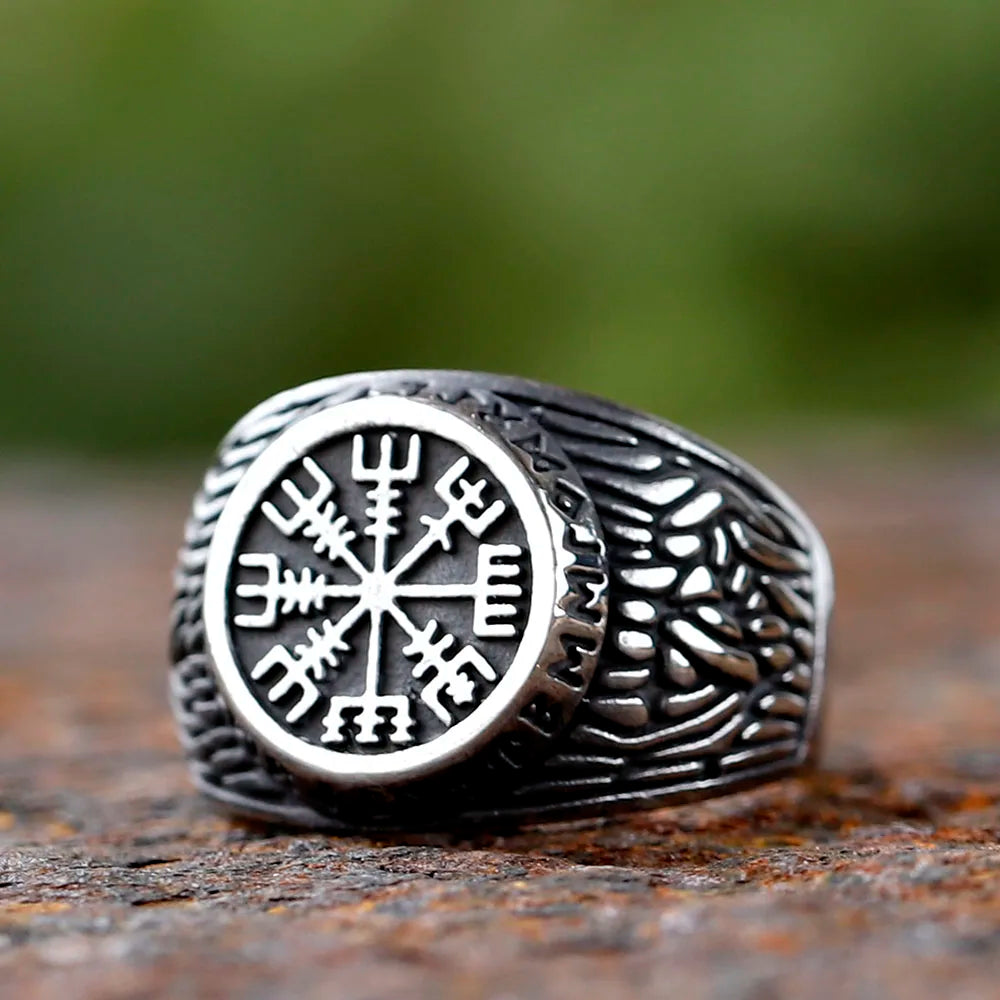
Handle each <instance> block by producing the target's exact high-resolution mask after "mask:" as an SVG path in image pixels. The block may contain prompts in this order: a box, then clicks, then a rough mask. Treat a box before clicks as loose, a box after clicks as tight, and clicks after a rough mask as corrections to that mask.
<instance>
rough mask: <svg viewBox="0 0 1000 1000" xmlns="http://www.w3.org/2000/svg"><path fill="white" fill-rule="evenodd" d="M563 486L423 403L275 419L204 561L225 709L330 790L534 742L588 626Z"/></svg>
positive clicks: (576, 540) (586, 655) (555, 723)
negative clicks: (288, 421)
mask: <svg viewBox="0 0 1000 1000" xmlns="http://www.w3.org/2000/svg"><path fill="white" fill-rule="evenodd" d="M566 489H572V490H576V489H577V488H576V487H574V486H571V484H567V483H563V484H562V486H561V487H560V486H559V485H557V484H556V482H555V481H554V480H553V477H552V476H551V475H548V474H546V475H540V474H538V473H537V472H536V470H535V469H534V468H533V466H532V463H531V461H530V460H529V456H528V453H527V452H525V451H523V450H522V449H521V448H520V447H519V446H516V445H513V444H511V442H509V441H508V440H506V439H505V437H504V435H503V433H502V430H499V429H498V428H497V425H496V423H490V422H489V421H487V420H484V419H480V418H479V417H478V416H477V415H476V414H475V413H471V412H469V411H468V410H467V409H463V408H461V407H458V406H452V405H449V404H446V403H442V402H440V401H439V400H427V399H414V398H405V397H398V396H376V397H369V398H366V399H360V400H354V401H351V402H345V403H340V404H337V405H333V406H330V407H328V408H326V409H322V410H319V411H318V412H315V413H312V414H310V415H308V416H305V417H303V418H302V419H300V420H299V421H297V422H296V423H294V424H292V426H291V427H289V429H288V430H286V431H285V432H284V433H283V434H281V435H280V436H279V437H278V438H277V439H276V440H275V441H274V442H273V443H272V444H271V445H269V446H268V447H267V449H266V450H265V451H264V452H263V453H262V454H261V455H260V456H259V457H258V458H257V459H256V461H255V462H254V463H253V464H252V465H251V466H250V467H249V469H248V470H247V472H246V473H245V475H244V476H243V478H242V479H241V481H240V482H239V484H238V485H237V487H236V489H235V490H234V491H233V493H232V495H231V497H230V498H229V500H228V502H227V504H226V507H225V508H224V510H223V512H222V514H221V516H220V519H219V523H218V526H217V528H216V531H215V533H214V536H213V540H212V544H211V547H210V550H209V556H208V566H207V569H206V578H205V595H204V606H205V627H206V635H207V640H208V647H209V652H210V655H211V659H212V663H213V666H214V669H215V671H216V674H217V676H218V678H219V681H220V685H221V687H222V691H223V693H224V695H225V697H226V699H227V701H228V702H229V704H230V706H231V707H232V709H233V711H234V712H235V713H236V715H237V716H238V717H239V718H240V719H241V720H242V722H243V723H244V724H245V725H246V726H247V728H248V729H249V730H250V732H251V733H252V734H253V735H254V737H255V738H256V739H257V740H258V741H259V742H260V743H261V745H262V746H263V747H264V748H265V749H266V750H267V751H268V752H269V753H271V754H273V755H274V756H275V757H277V758H279V759H280V760H281V761H283V762H284V763H285V764H286V765H287V766H289V767H290V768H291V769H292V770H295V771H296V772H297V773H300V774H304V775H306V776H308V777H311V778H319V779H322V780H326V781H328V782H331V783H333V784H337V785H340V786H343V787H351V786H365V785H385V784H392V783H396V782H400V781H404V780H407V779H410V778H414V777H420V776H423V775H429V774H432V773H435V772H437V771H440V770H442V769H444V768H446V767H448V766H450V765H452V764H455V763H457V762H459V761H462V760H464V759H466V758H468V757H469V756H471V755H472V754H473V753H475V752H477V751H479V750H480V749H482V748H483V747H485V746H486V745H487V744H489V743H490V742H491V741H494V740H496V739H497V738H498V737H501V736H502V737H503V739H506V740H507V741H508V742H509V743H510V744H511V746H514V747H516V748H517V749H523V747H524V746H525V745H528V746H529V747H530V744H531V738H532V737H533V736H542V737H545V738H550V737H551V736H552V735H554V734H555V731H557V730H558V729H559V728H561V726H562V725H563V724H564V721H565V719H567V718H568V715H569V712H570V711H571V710H572V707H573V706H575V704H576V703H577V702H578V701H579V699H580V698H581V697H582V695H583V692H584V689H585V687H586V684H587V682H588V681H589V677H590V674H591V673H592V671H593V664H594V662H596V656H597V652H598V647H599V643H600V639H601V637H602V635H603V627H604V615H605V610H604V591H605V588H606V570H605V568H604V565H603V545H602V543H601V539H600V535H599V529H597V527H596V523H597V522H596V518H594V517H592V516H591V513H592V505H591V503H590V500H589V498H588V497H586V495H585V494H583V493H582V492H581V496H580V497H576V498H575V499H574V500H573V502H572V503H570V504H567V501H566V495H565V490H566ZM578 568H579V570H580V572H581V574H583V575H582V576H581V577H580V579H574V572H575V571H576V570H577V569H578ZM525 737H527V744H526V740H525ZM502 744H503V740H502V739H501V740H499V742H498V748H499V749H500V750H501V752H502V750H503V745H502Z"/></svg>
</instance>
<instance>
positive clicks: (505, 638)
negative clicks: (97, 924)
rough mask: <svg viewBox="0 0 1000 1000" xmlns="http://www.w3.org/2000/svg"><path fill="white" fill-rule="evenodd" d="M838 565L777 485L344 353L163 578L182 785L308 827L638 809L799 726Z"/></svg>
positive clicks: (571, 411) (779, 758)
mask: <svg viewBox="0 0 1000 1000" xmlns="http://www.w3.org/2000/svg"><path fill="white" fill-rule="evenodd" d="M832 601H833V577H832V572H831V568H830V563H829V557H828V555H827V552H826V548H825V546H824V545H823V542H822V539H821V538H820V536H819V534H818V532H817V531H816V529H815V528H814V527H813V525H812V524H811V523H810V522H809V520H808V519H807V518H806V517H805V515H804V514H803V513H802V512H801V511H800V510H799V509H798V508H797V507H796V506H795V504H794V503H793V502H792V501H791V500H790V499H789V498H788V497H786V496H785V495H784V494H783V493H782V492H781V491H780V490H779V489H778V488H777V487H775V486H774V485H773V484H771V483H770V482H768V481H767V480H766V479H765V478H764V477H762V476H761V475H760V474H759V473H757V472H756V471H754V470H753V469H751V468H749V467H748V466H746V465H745V464H743V463H741V462H740V461H738V460H737V459H735V458H733V457H732V456H729V455H727V454H725V453H724V452H721V451H719V450H718V449H716V448H715V447H714V446H712V445H709V444H707V443H705V442H704V441H701V440H699V439H698V438H695V437H693V436H691V435H689V434H688V433H687V432H685V431H682V430H680V429H678V428H676V427H674V426H672V425H670V424H667V423H664V422H662V421H660V420H657V419H654V418H652V417H649V416H645V415H643V414H639V413H636V412H633V411H631V410H628V409H625V408H622V407H620V406H617V405H614V404H612V403H609V402H605V401H602V400H598V399H594V398H591V397H587V396H582V395H579V394H577V393H573V392H570V391H568V390H563V389H558V388H555V387H552V386H547V385H541V384H538V383H534V382H528V381H525V380H522V379H517V378H512V377H509V376H500V375H487V374H481V373H467V372H446V371H399V372H365V373H358V374H353V375H345V376H340V377H336V378H329V379H324V380H321V381H318V382H313V383H310V384H308V385H305V386H302V387H300V388H297V389H293V390H291V391H288V392H284V393H280V394H278V395H277V396H275V397H273V398H272V399H270V400H268V401H267V402H265V403H263V404H262V405H260V406H258V407H257V408H256V409H254V410H252V411H251V412H250V413H249V414H248V415H247V416H246V417H245V418H244V419H243V420H241V421H240V422H239V423H238V424H237V425H236V427H235V428H234V429H233V430H232V432H231V433H230V434H229V435H228V436H227V438H226V439H225V441H224V442H223V444H222V446H221V449H220V452H219V455H218V460H217V462H216V464H215V465H214V467H213V468H212V469H211V470H210V471H209V472H208V474H207V476H206V479H205V482H204V485H203V487H202V489H201V491H200V492H199V493H198V495H197V497H196V499H195V503H194V510H193V513H192V516H191V519H190V521H189V523H188V527H187V532H186V539H185V545H184V548H183V550H182V552H181V558H180V564H179V567H178V571H177V576H176V600H175V605H174V614H173V623H172V646H171V651H172V659H173V667H172V670H171V684H170V689H171V702H172V707H173V710H174V713H175V716H176V719H177V724H178V729H179V733H180V737H181V740H182V743H183V746H184V749H185V752H186V754H187V757H188V760H189V761H190V765H191V768H192V772H193V775H194V778H195V781H196V783H197V784H198V786H199V787H200V788H201V789H202V790H203V791H204V792H205V793H207V794H208V795H209V796H211V797H212V798H213V799H215V800H217V801H219V802H221V803H223V804H225V805H226V806H227V807H229V808H230V809H232V810H235V811H237V812H239V813H242V814H244V815H249V816H253V817H257V818H263V819H266V820H272V821H277V822H281V823H285V824H294V825H302V826H309V827H314V828H323V829H331V830H337V829H394V828H395V829H405V828H433V827H438V828H440V827H454V826H457V825H459V824H467V823H474V822H480V823H482V822H487V823H490V822H492V823H499V822H501V821H509V822H512V823H520V822H526V821H530V820H545V819H563V818H567V817H574V816H582V815H593V814H599V813H607V812H612V811H615V810H619V809H623V808H638V807H644V808H651V807H654V806H659V805H663V804H668V803H672V802H680V801H688V800H691V799H695V798H702V797H706V796H709V795H717V794H724V793H728V792H731V791H735V790H737V789H741V788H746V787H748V786H750V785H754V784H757V783H760V782H764V781H770V780H773V779H775V778H779V777H782V776H784V775H787V774H789V773H791V772H792V771H794V770H795V769H797V768H799V767H801V766H802V765H804V764H806V763H807V762H808V761H809V759H810V756H811V751H812V748H813V747H814V745H815V740H816V735H817V730H818V726H819V718H820V700H821V695H822V688H823V673H824V666H825V659H826V639H827V626H828V621H829V615H830V610H831V607H832Z"/></svg>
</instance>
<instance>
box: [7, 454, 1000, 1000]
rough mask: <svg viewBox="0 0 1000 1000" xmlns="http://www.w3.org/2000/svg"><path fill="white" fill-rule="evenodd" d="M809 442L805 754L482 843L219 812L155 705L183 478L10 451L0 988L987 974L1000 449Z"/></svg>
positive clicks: (519, 990)
mask: <svg viewBox="0 0 1000 1000" xmlns="http://www.w3.org/2000/svg"><path fill="white" fill-rule="evenodd" d="M752 457H753V456H751V458H752ZM799 458H800V459H801V456H800V457H799ZM809 462H810V463H811V464H812V467H811V468H807V467H805V466H804V465H803V463H802V462H801V461H792V460H791V459H790V458H788V457H785V458H784V460H781V461H778V462H774V461H771V462H763V463H762V464H764V465H765V466H766V467H768V468H769V470H770V471H772V472H774V473H775V474H776V475H777V478H778V479H779V481H781V482H787V483H789V484H790V486H791V487H792V488H793V491H794V492H796V493H798V494H800V495H801V499H802V500H803V501H804V503H805V505H806V506H807V507H808V509H809V510H810V511H811V512H812V513H814V514H815V515H816V520H817V521H818V523H819V525H820V527H821V528H822V529H823V530H824V531H825V533H826V535H827V537H828V540H829V542H830V547H831V549H832V551H833V556H834V560H835V563H836V564H837V570H838V583H839V593H840V601H839V611H838V616H837V621H836V629H835V649H834V657H833V664H832V667H831V690H830V714H829V720H828V721H829V726H828V740H827V747H826V752H825V755H824V759H823V769H822V770H821V771H820V772H819V774H817V776H816V777H815V778H814V779H811V780H809V781H797V782H791V783H788V784H785V785H778V786H772V787H770V788H767V789H763V790H761V791H759V792H757V793H754V794H749V795H743V796H735V797H732V798H729V799H723V800H717V801H714V802H711V803H707V804H704V805H700V806H689V807H685V808H680V809H675V810H664V811H661V812H658V813H651V814H636V815H635V816H633V817H631V818H628V819H625V820H620V821H616V822H613V823H609V824H607V825H596V826H595V825H593V824H590V825H581V826H579V827H572V826H563V827H559V828H549V829H546V830H532V831H525V832H523V833H521V834H518V835H517V836H508V837H503V838H491V837H489V836H487V835H485V834H484V835H482V836H480V837H478V838H477V839H476V840H475V841H473V842H469V841H461V842H452V841H450V840H449V839H448V838H447V837H419V838H418V837H412V838H397V839H393V840H372V839H369V838H361V837H358V838H346V839H332V838H328V837H323V836H312V835H308V836H304V835H300V834H295V833H282V832H275V831H270V830H265V829H260V828H254V827H248V826H245V825H241V824H238V823H234V822H232V821H230V820H229V819H227V818H225V817H223V816H220V815H218V814H216V813H214V812H213V811H212V810H211V809H210V808H209V807H208V806H207V805H205V804H204V803H203V802H202V801H201V800H200V798H199V797H198V796H197V795H196V794H195V793H194V792H193V791H192V789H191V787H190V785H189V783H188V780H187V775H186V772H185V769H184V767H183V764H182V763H181V761H180V759H179V754H178V751H177V747H176V745H175V741H174V739H173V734H172V732H171V727H170V720H169V714H168V712H167V709H166V704H165V699H164V684H165V680H164V676H165V675H164V659H165V657H164V653H163V645H164V642H165V640H164V633H165V619H166V609H167V604H168V599H169V572H170V567H171V563H172V559H173V550H174V547H175V544H176V542H177V539H178V532H179V527H180V523H181V521H182V519H183V516H184V511H185V507H186V503H187V496H186V494H187V484H186V483H180V484H179V483H178V482H177V481H176V480H174V479H170V478H169V477H165V476H163V477H152V478H151V477H149V476H148V475H146V476H139V475H135V476H127V475H124V474H118V475H115V476H113V477H111V479H110V480H108V481H104V482H102V483H100V484H97V483H94V482H91V483H85V482H78V483H76V485H75V486H74V488H73V489H72V490H71V491H69V492H67V489H66V485H65V482H66V473H65V471H64V470H54V471H52V472H51V473H31V474H30V475H29V476H27V477H26V476H25V475H24V474H23V472H24V470H18V471H17V475H16V476H15V475H13V474H9V475H7V476H5V477H4V480H3V482H4V483H6V484H7V485H5V486H2V487H0V540H2V543H3V545H2V549H3V558H2V561H0V655H2V660H0V662H2V667H0V760H2V765H0V766H2V785H0V846H2V847H3V856H2V860H0V995H4V996H7V995H9V996H11V997H32V998H38V1000H47V998H49V997H51V998H60V1000H61V998H64V997H67V996H94V997H97V996H99V997H102V998H125V997H140V996H150V995H157V996H171V997H172V996H176V997H188V996H216V995H218V996H221V995H233V994H239V995H244V996H249V997H261V998H273V997H285V996H308V997H313V996H314V997H317V998H323V1000H330V998H331V997H366V998H367V997H370V998H373V1000H374V998H384V997H411V996H413V997H428V998H435V1000H437V998H452V997H454V998H463V1000H464V998H479V997H498V998H499V997H507V998H515V997H536V996H537V997H546V998H549V997H552V998H556V997H558V998H564V997H565V998H573V1000H578V998H580V997H584V996H594V997H601V996H607V997H611V996H629V997H639V998H642V997H650V998H654V997H655V998H662V997H664V996H677V997H683V998H685V1000H688V998H692V1000H693V998H700V997H710V996H711V997H733V998H741V1000H742V998H746V1000H758V998H759V1000H765V998H771V997H784V996H787V997H801V996H813V997H818V996H830V997H872V996H879V997H895V996H900V997H907V998H908V1000H918V998H923V997H928V998H930V997H933V998H935V1000H939V998H941V997H948V998H949V1000H952V998H976V1000H978V998H982V997H987V996H993V995H997V993H998V991H1000V979H998V969H1000V846H998V835H1000V582H998V581H1000V473H993V474H987V473H985V472H978V471H976V470H977V469H987V468H990V467H991V465H995V463H990V462H988V461H987V460H986V458H985V456H983V459H982V461H978V460H977V456H976V455H975V454H973V453H971V452H969V451H968V450H967V451H966V452H965V453H964V455H962V457H961V459H947V458H944V457H942V456H940V455H938V456H933V455H921V456H919V460H917V459H914V460H912V461H909V462H907V463H906V464H905V465H901V466H896V467H893V466H892V465H887V464H886V463H885V462H883V461H881V460H880V459H879V458H878V457H877V456H876V457H873V458H872V459H870V460H862V459H857V458H854V459H851V460H847V459H845V457H844V456H841V457H839V458H831V457H830V456H820V457H818V458H817V457H812V458H811V459H809ZM26 479H27V485H25V482H26ZM796 482H797V483H798V484H799V486H800V488H799V489H798V490H795V486H796ZM14 484H17V485H14Z"/></svg>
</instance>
